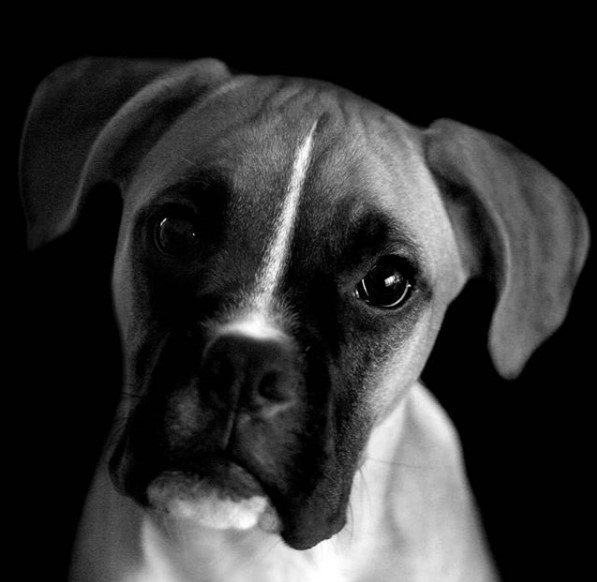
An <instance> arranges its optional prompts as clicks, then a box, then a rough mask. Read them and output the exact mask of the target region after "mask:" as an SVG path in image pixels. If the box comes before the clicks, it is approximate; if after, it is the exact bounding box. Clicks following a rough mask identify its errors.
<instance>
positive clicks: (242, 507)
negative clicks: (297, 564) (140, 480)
mask: <svg viewBox="0 0 597 582" xmlns="http://www.w3.org/2000/svg"><path fill="white" fill-rule="evenodd" d="M147 498H148V501H149V505H150V507H151V508H152V509H153V510H154V511H157V512H159V513H160V514H162V515H164V516H166V517H167V518H168V519H172V520H175V521H179V522H183V523H185V524H187V525H189V526H191V527H206V528H211V529H218V530H227V529H234V530H249V529H252V528H255V527H258V528H259V529H261V530H263V531H265V532H268V533H279V531H280V521H279V519H278V516H277V513H276V511H275V509H274V508H273V507H272V505H271V503H270V502H269V499H268V497H267V496H266V495H265V493H263V491H262V490H260V488H259V487H257V486H256V484H254V486H253V487H251V491H250V494H248V493H247V492H246V491H243V493H242V494H241V493H239V490H238V486H237V484H226V483H222V482H220V481H219V480H218V479H215V478H211V477H199V476H197V475H192V474H187V473H183V472H177V471H171V472H165V473H162V474H161V475H160V476H158V477H157V478H156V479H154V480H153V481H152V483H151V484H150V485H149V488H148V490H147Z"/></svg>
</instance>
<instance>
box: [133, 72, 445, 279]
mask: <svg viewBox="0 0 597 582" xmlns="http://www.w3.org/2000/svg"><path fill="white" fill-rule="evenodd" d="M308 136H310V143H309V152H308V163H307V164H305V167H304V176H301V178H302V181H301V188H300V192H299V193H298V198H299V199H298V203H297V205H296V216H295V217H294V219H293V222H295V223H297V224H298V223H299V222H300V224H301V229H302V230H303V231H308V232H309V236H311V237H313V240H317V238H318V237H320V236H321V237H329V236H330V235H332V233H331V231H330V229H333V228H335V226H336V225H337V224H338V216H337V215H338V211H339V209H340V208H341V209H343V214H344V216H343V217H342V220H343V221H346V220H348V221H353V222H354V221H357V222H358V220H359V219H360V218H362V217H365V216H371V214H372V213H377V214H378V215H380V216H381V215H384V216H386V217H388V218H390V219H391V220H392V221H393V225H394V226H395V228H396V229H397V230H401V231H403V232H404V235H405V236H406V237H407V238H409V239H411V240H413V241H414V243H415V244H416V245H418V246H419V247H420V248H421V249H422V253H423V255H425V256H426V257H427V258H428V260H429V262H430V263H431V265H430V267H431V269H432V270H434V265H433V263H442V262H446V261H447V262H451V261H452V259H453V256H454V255H455V248H456V247H455V242H454V240H453V235H452V233H451V230H450V228H449V221H448V218H447V215H446V214H445V210H444V208H443V204H442V203H441V199H440V197H439V193H438V190H437V188H436V187H435V184H434V182H433V180H432V178H431V176H430V174H429V172H428V170H427V168H426V166H425V163H424V160H423V155H422V153H421V145H420V137H419V132H418V130H417V129H415V128H414V127H412V126H410V125H409V124H407V123H405V122H404V121H402V120H401V119H400V118H398V117H397V116H395V115H394V114H392V113H391V112H389V111H387V110H385V109H383V108H381V107H379V106H377V105H375V104H373V103H371V102H369V101H367V100H365V99H362V98H360V97H358V96H356V95H354V94H352V93H350V92H349V91H346V90H343V89H341V88H338V87H335V86H333V85H330V84H327V83H322V82H317V81H309V80H303V79H287V78H254V77H249V78H241V79H236V80H235V81H233V82H232V83H231V84H230V86H225V87H223V88H221V89H220V90H218V91H217V92H216V94H214V95H213V96H212V97H210V98H208V99H207V100H205V101H204V102H201V103H199V104H198V105H197V106H196V107H194V108H193V109H191V110H190V111H189V112H187V113H186V114H185V115H184V116H183V117H182V118H181V119H179V120H178V122H177V123H175V124H174V125H173V127H172V128H171V129H170V130H169V132H168V133H166V134H165V135H164V136H163V138H162V139H161V140H160V142H159V143H158V144H157V145H156V147H155V148H154V150H153V151H152V152H151V154H150V155H149V156H148V157H147V160H146V163H145V165H146V168H145V170H144V171H142V172H141V173H140V174H141V175H142V176H144V184H141V185H137V188H135V189H136V190H137V192H142V193H143V194H142V196H144V197H147V196H149V197H151V196H153V195H156V194H157V193H158V192H159V191H160V190H164V189H167V188H169V187H171V186H172V185H176V184H177V183H180V182H189V181H190V182H193V181H197V180H196V179H197V177H198V176H199V177H201V176H202V175H208V176H211V177H213V176H217V177H218V178H219V179H221V180H223V181H224V182H225V183H226V184H227V192H228V196H229V200H228V207H229V209H230V211H231V213H232V214H234V213H235V212H236V213H237V214H238V213H242V215H243V220H242V221H240V222H239V224H238V225H237V227H242V225H245V226H246V225H250V227H251V228H253V229H254V231H255V232H261V233H265V232H266V231H267V230H268V228H269V227H268V225H272V224H274V223H275V221H276V212H277V211H278V210H279V209H280V208H281V207H282V206H283V203H284V199H285V198H286V197H288V193H289V188H290V183H291V181H292V179H293V171H295V170H296V161H297V156H299V155H300V151H301V147H303V148H304V146H305V143H306V139H307V137H308ZM303 153H304V152H303ZM198 182H200V180H198ZM200 195H201V193H200V192H199V191H198V196H200ZM340 226H341V225H340Z"/></svg>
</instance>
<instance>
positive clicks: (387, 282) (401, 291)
mask: <svg viewBox="0 0 597 582" xmlns="http://www.w3.org/2000/svg"><path fill="white" fill-rule="evenodd" d="M405 271H407V269H405V268H404V265H402V264H401V260H400V259H398V258H397V257H390V256H388V257H383V258H382V259H381V260H380V261H379V262H378V263H377V265H375V267H373V269H371V270H370V271H369V272H368V273H367V275H366V276H365V277H363V279H361V281H360V282H359V284H358V285H357V286H356V289H355V295H356V296H357V298H358V299H360V300H362V301H365V302H366V303H369V304H370V305H373V306H375V307H383V308H386V309H391V308H395V307H398V306H400V305H402V304H403V303H404V302H405V301H406V300H407V299H408V297H409V295H410V293H411V290H412V283H411V282H410V279H409V277H408V276H407V275H406V272H405Z"/></svg>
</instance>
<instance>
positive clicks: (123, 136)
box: [20, 58, 231, 249]
mask: <svg viewBox="0 0 597 582" xmlns="http://www.w3.org/2000/svg"><path fill="white" fill-rule="evenodd" d="M230 77H231V75H230V72H229V71H228V69H227V68H226V66H225V65H224V64H222V63H220V62H219V61H216V60H213V59H204V60H199V61H194V62H189V63H186V64H181V63H177V62H172V61H143V60H127V59H105V58H104V59H99V58H87V59H82V60H78V61H75V62H72V63H68V64H66V65H64V66H62V67H61V68H59V69H58V70H56V71H55V72H54V73H52V74H51V75H50V76H48V77H47V78H46V79H45V80H44V81H43V82H42V83H41V85H40V86H39V87H38V89H37V91H36V93H35V95H34V97H33V100H32V103H31V105H30V108H29V112H28V116H27V120H26V123H25V129H24V133H23V138H22V142H21V159H20V179H21V195H22V199H23V206H24V210H25V218H26V221H27V226H28V242H29V247H30V248H32V249H34V248H37V247H39V246H41V245H42V244H44V243H45V242H48V241H50V240H52V239H54V238H55V237H57V236H59V235H60V234H63V233H64V232H66V231H68V230H69V229H70V228H71V227H72V226H73V224H74V222H75V221H76V218H77V216H78V214H79V213H80V211H81V206H82V200H83V198H84V197H85V195H86V194H87V193H88V192H89V191H90V190H91V189H93V188H94V186H97V185H98V184H100V183H103V182H111V181H113V182H116V183H118V182H119V181H122V180H124V179H126V176H127V174H128V173H129V172H130V170H131V169H132V168H133V167H134V165H135V163H136V161H137V159H138V154H139V153H140V150H142V149H143V148H144V147H145V148H147V147H149V145H150V144H151V143H152V142H153V141H155V139H156V138H157V136H159V134H160V133H161V132H163V131H164V130H165V129H166V128H167V127H168V125H169V124H170V123H172V121H173V119H175V118H176V116H178V115H180V114H181V113H182V112H183V111H184V110H185V109H186V108H187V107H189V106H190V105H191V104H192V103H194V102H195V101H196V100H197V99H200V98H201V97H202V96H203V95H205V94H206V93H207V92H208V91H209V90H210V89H212V88H213V87H216V86H219V85H221V84H222V83H224V82H225V81H226V80H227V79H229V78H230Z"/></svg>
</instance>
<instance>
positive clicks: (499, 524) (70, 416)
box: [3, 6, 595, 582]
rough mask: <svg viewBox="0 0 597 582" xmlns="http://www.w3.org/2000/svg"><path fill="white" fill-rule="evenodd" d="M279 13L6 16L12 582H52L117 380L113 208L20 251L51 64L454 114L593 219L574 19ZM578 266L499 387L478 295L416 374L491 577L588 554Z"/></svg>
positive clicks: (580, 38) (590, 349)
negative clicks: (257, 84)
mask: <svg viewBox="0 0 597 582" xmlns="http://www.w3.org/2000/svg"><path fill="white" fill-rule="evenodd" d="M165 8H166V7H164V6H161V7H160V9H161V10H162V11H163V10H164V9H165ZM289 8H290V7H289ZM293 8H294V9H295V11H298V12H300V13H301V16H302V17H303V19H302V20H301V22H300V23H296V22H294V26H290V24H291V22H293V20H294V16H293V12H292V11H290V12H289V13H288V15H285V16H283V17H281V18H280V23H279V24H277V25H276V26H274V25H272V24H268V23H267V22H265V21H263V20H261V24H260V25H259V26H256V25H254V24H253V22H259V18H258V17H256V15H253V18H252V19H251V20H248V19H247V20H245V18H244V16H236V15H235V18H234V20H233V21H231V20H230V19H231V18H232V15H233V14H234V9H233V8H230V12H231V14H229V15H228V16H227V18H226V19H224V18H222V17H221V16H220V17H218V18H216V17H214V16H211V15H210V16H209V17H208V16H206V15H205V13H204V12H202V11H201V9H200V7H197V14H196V15H191V14H180V15H169V17H168V18H167V19H164V20H163V22H161V24H159V25H156V24H155V23H154V24H153V25H152V27H151V28H149V27H147V25H146V24H144V23H143V19H142V18H141V17H140V16H139V17H136V18H134V19H130V23H128V22H127V24H126V25H125V24H124V23H122V22H119V19H118V15H116V14H115V15H113V16H111V17H110V18H108V19H106V18H105V15H103V16H104V18H103V19H102V20H101V22H95V21H94V18H95V16H94V15H93V14H92V13H90V14H89V15H88V16H87V17H86V18H85V20H84V21H82V20H75V21H74V22H72V21H67V17H68V14H67V15H65V19H64V20H61V21H60V24H57V23H56V20H58V18H57V17H56V15H55V14H54V15H53V16H54V20H51V19H49V20H47V21H45V20H44V18H45V15H40V14H39V13H38V14H36V23H35V27H34V28H32V27H31V24H23V25H22V26H21V25H19V27H17V28H18V29H19V30H21V34H20V35H18V37H16V38H17V40H16V41H15V46H14V47H13V51H12V53H11V55H9V56H7V58H6V65H7V66H6V67H5V72H4V74H5V83H4V87H5V88H4V93H5V97H6V98H7V101H6V103H7V105H6V106H5V108H4V121H5V125H4V127H5V128H6V126H8V128H9V130H8V136H9V142H10V146H9V148H8V152H9V154H8V156H9V159H8V160H7V161H8V164H7V166H6V167H7V170H6V172H5V177H8V182H9V188H8V190H9V193H8V198H9V207H8V210H7V211H6V214H5V215H4V217H5V224H8V226H9V232H10V233H11V236H10V239H9V240H10V243H9V249H10V250H9V252H8V253H6V255H5V259H8V261H7V263H5V265H6V266H5V273H6V283H5V286H6V288H7V290H8V292H9V295H8V299H7V313H6V316H5V320H6V321H8V322H9V326H8V327H5V329H6V335H5V337H6V339H7V340H8V345H9V353H8V355H9V357H8V367H7V369H6V378H5V391H6V396H7V398H6V405H5V407H4V416H5V427H6V428H7V431H6V432H7V435H6V437H5V447H4V459H5V471H6V472H5V476H4V479H3V481H4V485H5V487H8V492H7V494H6V496H5V499H6V503H7V505H8V510H9V511H8V515H9V518H10V531H9V530H8V529H7V531H6V533H7V534H8V537H9V539H10V538H11V539H10V541H9V543H10V544H11V545H12V546H13V548H14V551H11V552H9V553H8V556H7V557H8V559H9V560H10V559H11V558H12V559H14V561H15V564H16V565H17V568H18V570H17V571H20V572H24V573H25V574H26V575H24V576H17V579H26V580H29V579H31V580H36V579H40V580H41V579H43V580H47V579H61V577H62V576H63V573H64V567H65V564H66V561H67V559H68V555H69V547H70V543H71V540H72V536H73V535H74V528H75V526H76V522H77V516H78V511H79V510H80V506H81V503H82V501H83V498H84V494H85V491H86V487H87V482H88V479H89V478H90V476H91V474H92V471H93V469H94V466H95V462H96V459H97V455H98V454H99V450H100V448H101V445H102V441H103V437H104V435H105V431H106V430H107V427H108V426H109V422H110V414H111V411H112V409H113V406H114V403H115V402H116V401H117V398H118V390H119V387H118V384H119V378H120V370H119V364H118V353H119V349H118V339H117V336H116V333H115V331H114V327H113V321H112V315H111V307H110V300H109V287H108V286H109V270H110V253H111V252H112V246H111V236H110V230H111V228H112V227H113V224H112V223H113V221H111V213H110V210H109V209H106V208H103V207H98V208H96V209H94V210H95V218H94V220H93V221H89V222H85V221H84V222H83V224H82V225H81V226H80V227H79V228H78V229H77V230H76V231H75V232H74V233H72V234H70V235H67V236H66V237H65V238H64V239H62V240H60V241H58V242H57V243H55V244H52V245H50V246H49V247H47V248H45V249H43V250H42V251H39V252H37V253H35V254H33V255H29V254H28V253H27V252H26V249H25V238H24V233H25V229H24V222H23V217H22V213H21V209H20V203H19V199H18V181H17V169H16V168H17V156H18V142H19V134H20V128H21V126H22V123H23V119H24V116H25V113H26V108H27V104H28V100H29V98H30V96H31V95H32V93H33V91H34V90H35V86H36V85H37V83H38V82H40V81H41V80H42V78H43V77H44V76H45V75H46V74H48V73H49V72H51V71H52V69H54V68H55V67H56V66H58V65H60V64H61V63H63V62H65V61H68V60H71V59H74V58H77V57H80V56H87V55H95V56H129V57H130V56H132V57H136V56H137V57H177V58H196V57H204V56H214V57H218V58H221V59H222V60H224V61H226V62H227V63H228V64H229V65H231V66H233V67H235V68H236V69H239V70H241V71H246V72H249V73H257V74H262V73H263V74H269V73H271V74H287V75H296V76H306V77H314V78H322V79H325V80H328V81H332V82H334V83H336V84H339V85H342V86H345V87H347V88H349V89H351V90H353V91H354V92H356V93H358V94H361V95H362V96H364V97H367V98H369V99H371V100H373V101H377V102H378V103H380V104H381V105H384V106H386V107H387V108H388V109H391V110H393V111H395V112H396V113H398V114H399V115H401V116H402V117H404V118H405V119H407V120H409V121H412V122H414V123H416V124H420V125H426V124H428V123H430V122H431V121H433V120H434V119H436V118H439V117H450V118H453V119H457V120H459V121H463V122H465V123H468V124H470V125H473V126H477V127H480V128H483V129H485V130H488V131H490V132H493V133H496V134H498V135H500V136H502V137H504V138H506V139H508V141H510V142H512V143H513V144H515V145H517V146H518V147H519V148H520V149H522V150H523V151H525V152H526V153H528V154H530V155H531V156H533V157H535V158H536V159H538V160H539V161H541V162H542V163H543V165H545V166H546V167H547V168H549V169H550V170H551V171H552V172H553V173H555V174H556V175H557V176H559V177H560V178H561V179H562V180H563V181H564V182H565V183H566V184H567V185H568V186H569V187H570V188H571V190H572V191H573V192H574V193H575V194H576V195H577V197H578V199H579V200H580V201H581V203H582V204H583V206H584V208H585V210H586V212H587V214H588V215H589V218H590V220H591V223H592V225H593V230H594V220H595V202H594V195H593V190H594V184H593V171H594V167H595V162H594V159H593V158H594V154H595V145H594V140H595V138H594V135H595V124H594V115H593V104H594V102H595V94H594V89H593V87H592V82H593V79H594V76H595V70H594V69H595V65H594V57H593V56H592V55H591V53H590V52H589V51H590V49H593V50H594V43H593V42H592V39H591V38H590V36H589V31H588V25H586V24H585V22H588V21H586V20H584V19H583V15H582V14H575V15H574V16H572V17H566V15H565V14H562V13H559V14H557V15H555V14H554V15H553V17H552V18H549V19H547V18H545V19H542V18H539V17H537V16H536V15H535V16H533V17H531V18H528V19H525V20H523V19H522V18H521V16H522V15H520V14H519V13H517V12H516V13H505V12H504V10H505V9H500V10H499V11H497V10H496V9H493V11H492V9H489V8H487V9H486V10H485V13H483V14H480V13H479V14H468V15H465V16H466V18H469V19H470V20H466V19H465V20H461V21H460V23H459V24H458V25H455V24H454V23H453V22H452V21H450V20H445V19H444V18H443V17H438V15H432V14H426V15H425V16H424V18H422V17H421V16H419V17H418V18H415V17H412V16H409V17H406V16H405V15H404V14H402V13H401V14H400V15H399V16H398V15H394V16H391V17H390V16H389V15H387V14H384V13H377V14H371V13H369V12H368V11H365V9H364V8H363V7H360V10H362V11H364V14H363V19H362V20H361V21H360V22H358V24H356V23H354V22H353V23H352V24H351V25H350V27H349V26H348V25H347V24H345V23H341V22H339V21H336V20H334V18H331V19H329V20H326V21H325V22H324V21H322V19H321V17H320V15H316V14H315V13H307V14H305V13H304V12H303V10H302V9H300V10H297V9H298V8H300V7H293ZM90 12H91V11H90ZM158 16H161V15H160V14H158ZM305 16H307V17H306V18H305ZM434 16H435V18H434ZM48 18H49V17H48ZM30 19H31V15H19V19H18V21H19V22H20V23H27V22H28V21H29V20H30ZM357 20H358V19H357ZM183 25H184V28H183ZM15 54H16V55H17V56H15ZM98 217H99V220H98ZM5 232H6V230H5ZM13 261H14V262H13ZM592 275H593V276H594V275H595V263H594V258H593V256H591V259H590V261H589V264H588V267H587V268H586V269H585V272H584V274H583V277H582V278H581V280H580V283H579V285H578V288H577V292H576V295H575V298H574V302H573V304H572V307H571V311H570V316H569V318H568V319H567V321H566V323H565V325H564V326H563V327H562V329H561V330H560V331H559V332H558V333H557V334H556V335H555V336H554V337H553V338H551V339H550V340H549V341H548V342H547V343H546V344H545V345H544V346H543V347H542V348H541V349H540V350H539V351H538V352H537V353H536V354H535V356H534V357H533V358H532V360H531V361H530V363H529V365H528V366H527V368H526V370H525V372H524V373H523V374H522V376H521V377H520V378H519V379H517V380H516V381H511V382H506V381H503V380H501V379H500V378H498V377H497V375H496V374H495V373H494V372H493V370H492V369H491V366H490V365H489V362H488V359H487V356H486V353H485V350H484V339H483V337H482V333H483V325H484V321H483V318H482V317H478V316H476V315H475V316H474V317H471V316H470V313H471V309H470V306H471V305H473V304H474V305H475V308H476V311H475V313H479V311H483V309H484V308H485V307H484V306H485V305H486V303H484V301H483V297H484V290H483V289H476V288H473V289H470V290H468V291H467V292H466V293H465V294H464V295H463V296H462V297H461V298H460V299H459V300H458V301H457V303H456V304H455V306H454V309H453V310H452V312H451V313H450V315H449V316H448V322H447V323H448V325H447V326H446V329H447V330H448V329H450V330H454V329H455V328H456V327H457V328H458V329H457V333H456V334H454V332H453V331H446V333H444V334H443V335H442V336H441V337H440V339H439V341H438V349H437V350H436V352H435V353H434V355H433V360H432V362H433V367H432V368H430V369H429V370H428V371H427V372H426V374H425V379H426V380H427V382H428V384H429V385H430V387H431V388H432V389H434V391H435V392H436V393H437V394H438V396H439V397H440V399H441V400H442V402H443V403H444V405H445V406H446V408H447V409H448V411H449V412H450V415H451V416H452V417H453V418H454V420H455V422H456V424H457V426H458V428H459V430H460V433H461V436H462V439H463V441H464V450H465V456H466V461H467V467H468V472H469V476H470V479H471V482H472V484H473V488H474V491H475V494H476V496H477V498H478V500H479V503H480V506H481V510H482V514H483V519H484V521H485V524H486V527H487V530H488V536H489V539H490V542H491V545H492V548H493V551H494V553H495V556H496V559H497V561H498V565H499V567H500V569H501V571H502V574H503V576H504V579H505V580H506V581H508V580H543V579H548V578H549V579H559V580H576V579H580V578H581V577H584V575H583V574H582V572H583V571H584V569H585V568H586V567H587V564H589V563H590V562H589V559H590V558H591V555H592V551H593V550H592V547H590V546H589V539H588V537H589V536H592V529H593V528H591V522H592V521H593V520H594V503H593V494H594V486H593V487H589V483H594V481H593V479H594V478H593V477H592V473H591V469H592V466H591V465H592V461H593V460H594V453H593V447H592V446H591V445H592V444H593V443H592V440H593V439H592V436H593V432H592V430H591V428H592V420H593V415H594V412H593V406H592V405H593V398H592V395H591V388H590V386H591V385H594V380H593V378H592V375H591V372H592V358H594V357H595V349H594V308H593V302H592V299H593V293H592V292H593V291H594V286H595V284H594V282H593V279H592V278H591V276H592ZM589 514H592V515H591V516H590V515H589ZM585 527H588V530H589V532H590V533H589V534H587V533H586V530H585V529H583V528H585ZM6 568H8V565H7V566H6ZM430 582H433V581H430Z"/></svg>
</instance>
